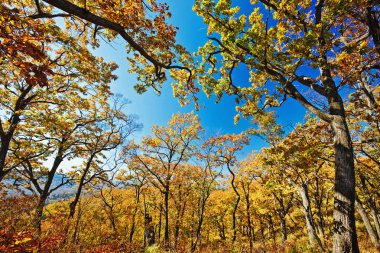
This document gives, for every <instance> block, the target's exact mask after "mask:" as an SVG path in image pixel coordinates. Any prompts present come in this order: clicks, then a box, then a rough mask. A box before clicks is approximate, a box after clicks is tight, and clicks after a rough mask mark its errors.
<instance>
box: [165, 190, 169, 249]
mask: <svg viewBox="0 0 380 253" xmlns="http://www.w3.org/2000/svg"><path fill="white" fill-rule="evenodd" d="M164 205H165V208H164V212H165V213H164V218H165V232H164V243H165V247H169V246H170V241H169V187H166V189H165V192H164Z"/></svg>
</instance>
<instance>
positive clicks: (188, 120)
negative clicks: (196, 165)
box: [126, 113, 202, 247]
mask: <svg viewBox="0 0 380 253" xmlns="http://www.w3.org/2000/svg"><path fill="white" fill-rule="evenodd" d="M200 131H202V128H201V125H200V122H199V118H198V116H196V115H194V113H187V114H180V113H178V114H173V116H172V118H171V119H170V120H169V122H168V126H153V128H152V132H153V136H152V137H150V136H148V137H145V138H144V139H143V140H142V144H141V145H137V144H134V143H131V145H130V146H129V147H127V148H126V152H128V153H129V156H130V162H129V168H130V169H133V170H141V171H144V172H145V173H146V174H147V175H149V177H148V181H149V182H150V183H151V184H152V185H154V187H156V188H157V189H158V190H159V191H160V192H161V193H162V194H163V196H164V216H165V217H164V219H165V234H164V240H165V246H167V247H168V246H170V240H169V197H170V193H171V189H170V186H171V183H172V180H173V179H174V178H175V177H176V175H177V171H178V170H180V169H181V167H182V166H183V162H185V161H187V160H188V159H189V158H190V156H191V154H192V152H194V151H193V150H194V141H195V140H196V139H198V138H199V134H200Z"/></svg>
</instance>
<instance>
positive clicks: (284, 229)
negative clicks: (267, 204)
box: [280, 213, 288, 241]
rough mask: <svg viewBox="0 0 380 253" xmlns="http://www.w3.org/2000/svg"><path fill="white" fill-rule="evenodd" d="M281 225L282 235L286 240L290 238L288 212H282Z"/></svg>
mask: <svg viewBox="0 0 380 253" xmlns="http://www.w3.org/2000/svg"><path fill="white" fill-rule="evenodd" d="M280 227H281V235H282V240H284V241H286V240H287V239H288V230H287V227H286V214H285V215H284V214H282V213H280Z"/></svg>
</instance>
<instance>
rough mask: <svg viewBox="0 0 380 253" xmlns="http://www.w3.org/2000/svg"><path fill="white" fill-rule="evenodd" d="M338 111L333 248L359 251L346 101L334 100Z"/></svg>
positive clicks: (352, 159) (334, 126)
mask: <svg viewBox="0 0 380 253" xmlns="http://www.w3.org/2000/svg"><path fill="white" fill-rule="evenodd" d="M330 111H332V112H335V113H337V111H338V112H339V114H340V115H339V114H338V113H337V114H338V115H336V114H335V113H332V114H335V115H334V119H333V121H332V122H331V126H332V129H333V132H334V148H335V184H334V187H335V193H334V244H333V252H335V253H341V252H347V253H349V252H359V246H358V241H357V235H356V227H355V172H354V156H353V148H352V142H351V136H350V132H349V130H348V127H347V122H346V119H345V116H344V108H343V103H342V102H341V101H340V103H338V102H335V103H332V105H331V109H330Z"/></svg>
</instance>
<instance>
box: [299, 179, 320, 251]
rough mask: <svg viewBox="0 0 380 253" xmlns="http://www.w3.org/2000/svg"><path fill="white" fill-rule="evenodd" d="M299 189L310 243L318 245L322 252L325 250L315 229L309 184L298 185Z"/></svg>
mask: <svg viewBox="0 0 380 253" xmlns="http://www.w3.org/2000/svg"><path fill="white" fill-rule="evenodd" d="M297 190H298V193H299V194H300V196H301V199H302V206H303V208H302V212H303V213H304V215H305V220H306V229H307V234H308V236H309V241H310V244H311V245H312V246H314V247H315V246H317V247H318V249H319V250H320V251H321V252H324V249H323V246H322V242H321V240H320V239H319V237H318V235H317V232H316V229H315V222H314V218H313V214H312V211H311V206H310V198H309V191H308V186H307V184H304V185H303V186H298V187H297Z"/></svg>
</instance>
